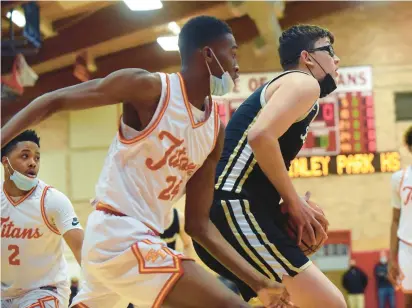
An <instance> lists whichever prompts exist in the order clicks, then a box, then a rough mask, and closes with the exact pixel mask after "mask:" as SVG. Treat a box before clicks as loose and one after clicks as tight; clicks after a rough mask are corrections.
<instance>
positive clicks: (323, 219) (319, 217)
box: [315, 211, 329, 226]
mask: <svg viewBox="0 0 412 308" xmlns="http://www.w3.org/2000/svg"><path fill="white" fill-rule="evenodd" d="M315 218H316V220H317V221H319V223H320V224H321V225H322V226H329V221H328V220H327V218H326V217H325V216H324V215H322V214H321V213H318V212H316V211H315Z"/></svg>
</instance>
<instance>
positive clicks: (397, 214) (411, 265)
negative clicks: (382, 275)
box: [389, 126, 412, 308]
mask: <svg viewBox="0 0 412 308" xmlns="http://www.w3.org/2000/svg"><path fill="white" fill-rule="evenodd" d="M404 141H405V145H406V146H407V147H408V149H409V151H411V153H412V126H411V127H409V129H408V130H407V131H406V133H405V139H404ZM392 206H393V214H392V226H391V244H390V253H391V255H390V259H389V279H390V280H391V281H392V283H393V284H394V285H395V286H396V287H400V288H401V289H402V291H403V293H404V295H405V307H407V308H412V165H410V166H407V167H406V168H404V169H403V170H400V171H398V172H396V173H394V174H393V176H392Z"/></svg>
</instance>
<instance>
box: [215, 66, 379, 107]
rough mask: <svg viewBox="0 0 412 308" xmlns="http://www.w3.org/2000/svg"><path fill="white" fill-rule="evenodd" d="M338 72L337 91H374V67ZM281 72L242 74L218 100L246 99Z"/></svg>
mask: <svg viewBox="0 0 412 308" xmlns="http://www.w3.org/2000/svg"><path fill="white" fill-rule="evenodd" d="M338 72H339V78H338V88H337V89H336V91H335V93H337V92H363V91H372V67H370V66H356V67H342V68H340V69H339V70H338ZM280 73H281V72H268V73H245V74H240V78H239V79H238V80H236V82H235V88H234V90H233V92H231V93H229V94H227V95H225V96H223V97H222V98H220V97H219V98H217V99H216V100H217V101H221V100H227V99H232V98H243V99H246V98H247V97H248V96H249V95H251V94H252V93H253V92H254V91H255V90H257V89H258V88H259V87H260V86H262V85H263V84H265V83H266V82H268V81H269V80H271V79H273V78H274V77H276V76H278V75H279V74H280Z"/></svg>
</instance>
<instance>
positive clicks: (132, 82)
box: [46, 69, 161, 110]
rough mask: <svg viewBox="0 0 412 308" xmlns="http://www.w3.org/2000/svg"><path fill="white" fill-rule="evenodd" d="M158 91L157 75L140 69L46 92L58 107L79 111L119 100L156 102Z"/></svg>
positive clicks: (118, 101)
mask: <svg viewBox="0 0 412 308" xmlns="http://www.w3.org/2000/svg"><path fill="white" fill-rule="evenodd" d="M131 89H133V90H131ZM160 94H161V81H160V77H159V76H158V75H155V74H152V73H149V72H147V71H145V70H142V69H123V70H119V71H116V72H113V73H111V74H110V75H108V76H106V77H105V78H100V79H94V80H90V81H86V82H83V83H81V84H78V85H74V86H70V87H67V88H63V89H60V90H57V91H54V92H51V93H49V94H46V95H49V96H50V98H51V100H54V101H55V103H56V104H57V105H58V106H59V109H61V110H80V109H89V108H94V107H100V106H106V105H113V104H118V103H121V102H130V103H132V104H143V105H150V104H154V103H156V102H157V99H158V98H159V97H160Z"/></svg>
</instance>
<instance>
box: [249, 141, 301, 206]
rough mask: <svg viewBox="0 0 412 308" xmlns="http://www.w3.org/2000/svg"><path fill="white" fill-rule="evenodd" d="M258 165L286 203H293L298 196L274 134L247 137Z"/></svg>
mask: <svg viewBox="0 0 412 308" xmlns="http://www.w3.org/2000/svg"><path fill="white" fill-rule="evenodd" d="M248 141H249V145H250V147H251V148H252V150H253V153H254V155H255V159H256V160H257V162H258V164H259V167H260V168H261V169H262V171H263V172H264V173H265V175H266V176H267V177H268V179H269V180H270V182H271V183H272V185H273V186H274V187H275V188H276V190H277V191H278V192H279V194H280V196H281V197H282V199H283V200H284V201H286V203H288V204H291V203H292V204H294V203H295V202H294V201H296V199H297V198H299V196H298V194H297V192H296V190H295V188H294V187H293V184H292V181H291V179H290V177H289V174H288V171H287V169H286V166H285V162H284V160H283V157H282V153H281V151H280V145H279V141H278V139H277V138H276V137H274V136H269V135H264V134H262V135H258V136H256V137H252V138H250V137H249V138H248Z"/></svg>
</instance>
